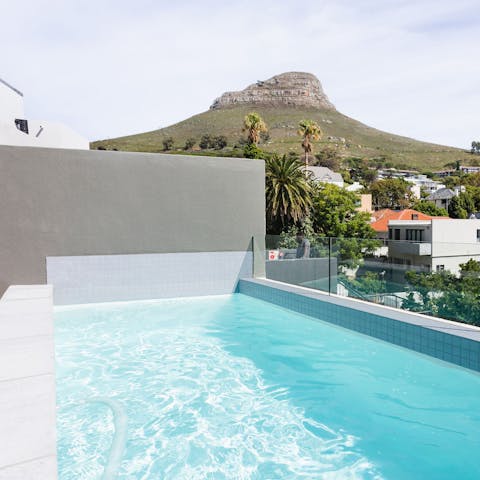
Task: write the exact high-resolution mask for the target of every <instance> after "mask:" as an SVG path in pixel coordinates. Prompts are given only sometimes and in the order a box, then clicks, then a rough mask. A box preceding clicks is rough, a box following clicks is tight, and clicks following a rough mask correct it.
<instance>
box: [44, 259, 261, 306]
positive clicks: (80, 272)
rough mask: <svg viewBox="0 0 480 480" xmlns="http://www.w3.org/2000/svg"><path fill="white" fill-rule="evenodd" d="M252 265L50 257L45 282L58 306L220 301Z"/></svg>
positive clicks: (236, 261)
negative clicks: (205, 298)
mask: <svg viewBox="0 0 480 480" xmlns="http://www.w3.org/2000/svg"><path fill="white" fill-rule="evenodd" d="M252 262H253V256H252V252H251V251H245V252H195V253H159V254H140V255H86V256H69V257H47V281H48V283H50V284H52V285H53V287H54V289H53V292H54V303H55V304H56V305H68V304H76V303H95V302H110V301H122V300H144V299H152V298H173V297H191V296H201V295H220V294H227V293H232V292H234V291H235V289H236V287H237V283H238V279H239V278H243V277H247V278H248V277H251V276H252Z"/></svg>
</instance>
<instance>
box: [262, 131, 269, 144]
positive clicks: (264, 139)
mask: <svg viewBox="0 0 480 480" xmlns="http://www.w3.org/2000/svg"><path fill="white" fill-rule="evenodd" d="M260 141H261V143H268V142H269V141H270V133H269V132H268V131H265V132H260Z"/></svg>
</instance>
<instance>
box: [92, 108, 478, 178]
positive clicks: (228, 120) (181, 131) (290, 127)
mask: <svg viewBox="0 0 480 480" xmlns="http://www.w3.org/2000/svg"><path fill="white" fill-rule="evenodd" d="M252 111H255V112H258V113H259V114H260V115H261V117H262V118H263V119H264V120H265V122H266V124H267V126H268V136H267V138H266V139H265V140H264V141H262V142H261V143H260V145H259V146H260V148H261V149H262V150H265V151H266V152H277V153H279V154H284V153H288V152H296V153H298V154H302V145H301V139H300V137H299V136H298V134H297V130H298V125H299V122H301V121H302V120H304V119H309V120H312V121H315V122H317V123H318V125H319V126H320V127H321V129H322V131H323V136H322V138H321V140H320V141H319V142H315V144H314V146H313V153H314V154H315V153H317V152H319V151H320V150H321V149H322V148H323V147H324V146H325V145H336V146H337V148H338V152H339V154H340V155H341V156H342V157H345V158H346V157H361V158H370V159H380V160H381V161H382V162H383V163H385V164H389V165H391V166H395V167H397V168H415V169H419V170H422V171H424V170H428V169H430V170H432V169H440V168H442V167H443V166H444V165H445V164H447V163H452V162H455V161H460V162H461V163H462V164H467V165H468V164H474V163H475V161H476V160H477V161H478V159H479V157H478V155H473V154H472V153H470V152H469V151H464V150H461V149H458V148H453V147H447V146H442V145H435V144H431V143H425V142H419V141H417V140H413V139H411V138H407V137H401V136H398V135H393V134H390V133H386V132H382V131H380V130H377V129H374V128H371V127H368V126H366V125H364V124H362V123H360V122H358V121H356V120H354V119H352V118H349V117H347V116H345V115H343V114H341V113H340V112H337V111H335V110H327V109H319V108H300V107H265V106H260V105H242V106H235V107H229V108H221V109H217V110H208V111H206V112H203V113H200V114H198V115H194V116H193V117H190V118H188V119H186V120H184V121H182V122H179V123H176V124H174V125H171V126H169V127H166V128H162V129H159V130H154V131H152V132H146V133H140V134H137V135H130V136H126V137H119V138H113V139H108V140H101V141H96V142H93V143H92V145H91V148H93V149H97V148H99V147H100V148H105V149H107V150H111V149H117V150H124V151H135V152H162V151H164V150H165V149H164V140H166V139H168V138H169V137H171V138H172V139H173V143H174V146H173V148H172V149H173V150H174V151H182V153H193V154H198V153H204V154H205V153H209V154H210V155H219V154H220V155H225V156H241V155H242V151H243V147H242V146H241V139H242V138H243V139H245V134H244V133H242V126H243V120H244V117H245V115H246V114H248V113H250V112H252ZM205 134H210V135H212V136H220V135H224V136H225V137H226V138H227V142H228V144H227V146H226V147H225V148H223V149H221V150H214V149H211V150H209V151H205V150H203V151H202V152H199V151H198V150H199V147H198V145H199V142H200V138H201V137H202V135H205ZM191 139H195V140H196V145H195V146H193V147H192V146H191ZM188 140H190V145H189V146H190V149H187V151H185V150H184V147H185V143H186V142H187V141H188ZM187 145H188V144H187ZM235 147H237V148H235ZM213 152H214V153H213Z"/></svg>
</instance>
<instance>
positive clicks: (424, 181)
mask: <svg viewBox="0 0 480 480" xmlns="http://www.w3.org/2000/svg"><path fill="white" fill-rule="evenodd" d="M405 181H406V182H408V183H411V184H412V188H411V190H412V192H413V194H414V195H415V197H416V198H421V193H422V192H424V193H427V194H429V195H431V194H432V193H435V192H436V191H438V190H440V189H442V188H445V185H444V184H443V183H440V182H436V181H435V180H431V179H430V178H428V177H427V176H426V175H423V174H421V175H420V174H419V175H410V176H408V177H405Z"/></svg>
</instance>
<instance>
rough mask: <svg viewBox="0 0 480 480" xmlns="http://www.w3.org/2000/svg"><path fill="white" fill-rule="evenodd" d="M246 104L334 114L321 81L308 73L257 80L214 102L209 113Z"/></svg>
mask: <svg viewBox="0 0 480 480" xmlns="http://www.w3.org/2000/svg"><path fill="white" fill-rule="evenodd" d="M244 104H251V105H263V106H274V107H275V106H283V107H285V106H291V107H314V108H322V109H330V110H335V107H334V106H333V104H332V103H331V102H330V100H329V99H328V97H327V96H326V95H325V93H324V91H323V89H322V85H321V83H320V81H319V80H318V78H317V77H316V76H315V75H312V74H311V73H306V72H286V73H281V74H280V75H275V76H274V77H272V78H269V79H268V80H258V81H257V82H256V83H254V84H252V85H249V86H248V87H247V88H245V89H244V90H241V91H240V92H226V93H224V94H223V95H222V96H221V97H219V98H217V99H216V100H215V101H214V102H213V104H212V105H211V107H210V109H211V110H217V109H221V108H226V107H232V106H235V105H244Z"/></svg>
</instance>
